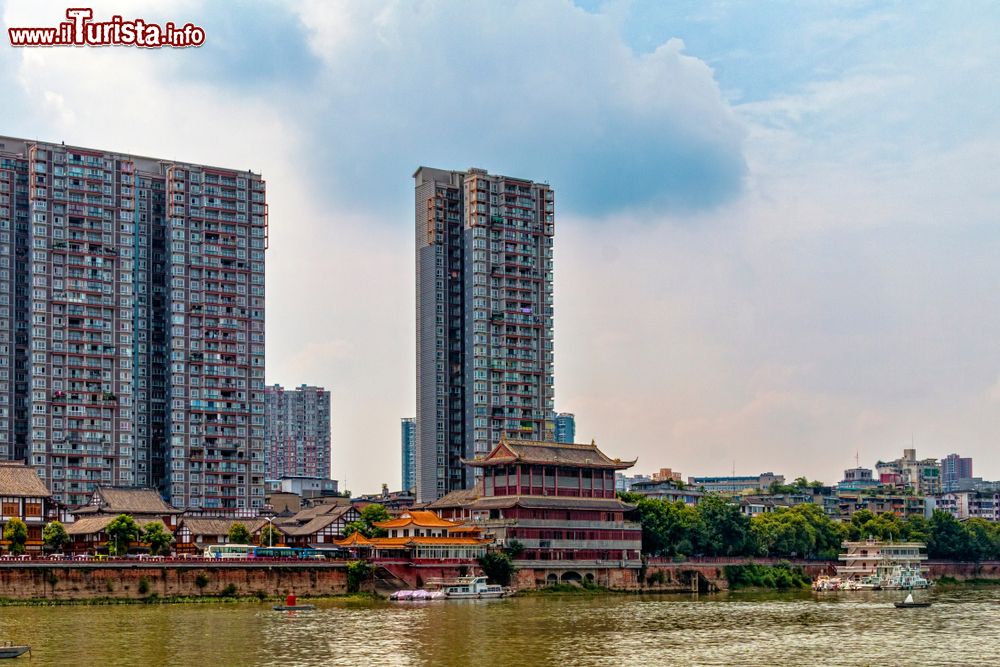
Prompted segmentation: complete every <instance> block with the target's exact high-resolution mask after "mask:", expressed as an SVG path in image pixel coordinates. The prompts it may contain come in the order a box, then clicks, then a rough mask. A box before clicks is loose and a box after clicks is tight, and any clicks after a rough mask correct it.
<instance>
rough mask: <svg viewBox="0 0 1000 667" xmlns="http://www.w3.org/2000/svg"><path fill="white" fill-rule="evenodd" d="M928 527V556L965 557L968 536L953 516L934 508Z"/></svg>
mask: <svg viewBox="0 0 1000 667" xmlns="http://www.w3.org/2000/svg"><path fill="white" fill-rule="evenodd" d="M930 528H931V531H930V539H929V540H928V541H927V555H928V556H930V557H931V558H941V559H945V560H964V559H965V558H966V553H967V551H968V545H967V543H966V542H967V539H968V536H967V534H966V533H965V531H964V530H962V525H961V524H960V523H959V522H958V521H956V520H955V517H953V516H952V515H951V514H948V513H947V512H945V511H943V510H934V514H933V515H931V520H930Z"/></svg>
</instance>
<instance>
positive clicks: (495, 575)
mask: <svg viewBox="0 0 1000 667" xmlns="http://www.w3.org/2000/svg"><path fill="white" fill-rule="evenodd" d="M478 562H479V567H481V568H483V574H485V575H486V577H487V578H488V579H489V580H490V581H492V582H493V583H495V584H500V585H501V586H510V581H511V579H512V578H513V577H514V561H512V560H511V558H510V556H508V555H507V554H505V553H504V552H502V551H491V552H489V553H487V554H485V555H484V556H481V557H480V558H479V559H478Z"/></svg>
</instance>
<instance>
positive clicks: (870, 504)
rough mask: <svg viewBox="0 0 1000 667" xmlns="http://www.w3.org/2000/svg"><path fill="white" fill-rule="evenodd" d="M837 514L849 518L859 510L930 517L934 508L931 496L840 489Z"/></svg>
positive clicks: (899, 515) (844, 518) (842, 517)
mask: <svg viewBox="0 0 1000 667" xmlns="http://www.w3.org/2000/svg"><path fill="white" fill-rule="evenodd" d="M836 498H837V504H838V515H839V516H840V518H841V519H843V520H849V519H850V518H851V517H852V516H854V513H855V512H857V511H859V510H868V511H869V512H871V513H873V514H895V515H896V516H898V517H900V518H905V517H908V516H923V517H926V518H930V514H931V511H932V510H933V509H934V499H933V498H932V497H924V496H916V495H909V494H902V493H892V494H879V495H867V494H866V493H865V492H862V491H850V492H848V491H841V492H838V493H837V496H836Z"/></svg>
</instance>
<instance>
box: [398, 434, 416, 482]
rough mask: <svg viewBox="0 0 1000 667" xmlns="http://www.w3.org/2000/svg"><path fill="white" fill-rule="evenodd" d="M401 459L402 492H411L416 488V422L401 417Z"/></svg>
mask: <svg viewBox="0 0 1000 667" xmlns="http://www.w3.org/2000/svg"><path fill="white" fill-rule="evenodd" d="M399 425H400V445H401V455H402V456H401V458H402V460H403V471H402V472H403V474H402V480H403V481H402V484H403V487H402V488H403V491H411V490H413V489H415V488H416V486H417V420H416V419H414V418H413V417H403V418H402V419H400V420H399Z"/></svg>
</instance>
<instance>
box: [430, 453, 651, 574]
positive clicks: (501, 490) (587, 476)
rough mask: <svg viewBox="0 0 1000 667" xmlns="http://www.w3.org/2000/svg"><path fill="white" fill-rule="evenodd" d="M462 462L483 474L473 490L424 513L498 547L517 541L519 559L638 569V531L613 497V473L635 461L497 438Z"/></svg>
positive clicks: (450, 496) (454, 494)
mask: <svg viewBox="0 0 1000 667" xmlns="http://www.w3.org/2000/svg"><path fill="white" fill-rule="evenodd" d="M465 463H466V465H468V466H472V467H475V468H479V469H480V470H481V471H482V476H481V479H480V480H479V482H478V483H477V484H476V486H475V487H474V488H473V489H468V490H463V491H454V492H452V493H449V494H448V495H446V496H444V497H443V498H440V499H439V500H436V501H435V502H432V503H430V504H428V506H427V509H429V510H432V511H434V512H436V513H437V514H438V515H439V516H441V517H443V518H450V519H462V520H465V521H467V522H468V523H471V524H472V525H475V526H479V527H481V528H482V529H483V531H484V533H485V534H486V535H487V536H493V537H495V538H496V540H497V542H498V544H500V545H508V544H511V543H513V542H515V541H516V542H517V543H520V544H521V545H522V546H523V548H524V550H523V551H522V552H521V554H520V555H519V556H518V558H519V559H521V560H534V561H590V562H591V563H593V564H598V563H599V562H600V563H606V562H609V561H614V562H617V563H619V564H621V563H625V564H626V566H628V567H633V566H634V567H638V566H639V564H640V560H639V559H640V550H641V546H642V528H641V526H640V525H639V524H638V523H634V522H631V521H626V520H625V515H626V513H628V512H630V511H631V510H633V509H635V506H634V505H629V504H627V503H623V502H621V501H620V500H618V499H617V498H616V497H615V472H616V471H618V470H624V469H626V468H630V467H632V466H633V465H635V461H622V460H620V459H612V458H609V457H608V456H606V455H605V454H604V453H603V452H601V451H600V450H599V449H598V448H597V445H596V444H594V443H591V444H589V445H582V444H564V443H556V442H536V441H528V440H507V439H502V440H501V441H500V443H499V444H497V446H496V447H494V448H493V451H491V452H490V453H489V454H488V455H487V456H485V457H482V458H476V459H473V460H470V461H466V462H465Z"/></svg>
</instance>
